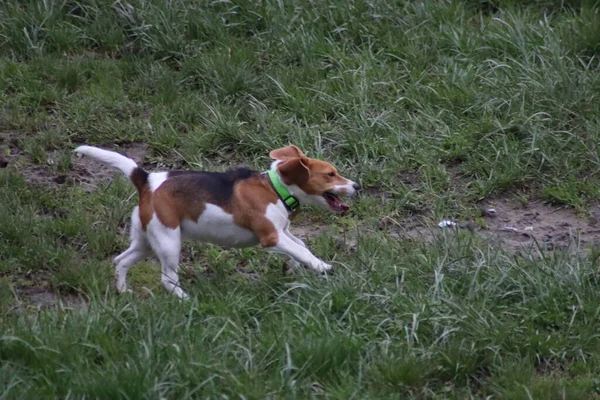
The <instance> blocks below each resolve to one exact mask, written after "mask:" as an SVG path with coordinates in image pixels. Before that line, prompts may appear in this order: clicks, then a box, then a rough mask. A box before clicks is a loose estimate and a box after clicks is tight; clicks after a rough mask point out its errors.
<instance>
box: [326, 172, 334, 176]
mask: <svg viewBox="0 0 600 400" xmlns="http://www.w3.org/2000/svg"><path fill="white" fill-rule="evenodd" d="M327 175H329V176H335V172H330V173H328V174H327Z"/></svg>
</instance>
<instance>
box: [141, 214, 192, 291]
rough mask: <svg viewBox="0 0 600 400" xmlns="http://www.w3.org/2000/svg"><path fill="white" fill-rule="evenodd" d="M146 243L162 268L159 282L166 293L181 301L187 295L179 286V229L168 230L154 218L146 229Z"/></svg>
mask: <svg viewBox="0 0 600 400" xmlns="http://www.w3.org/2000/svg"><path fill="white" fill-rule="evenodd" d="M147 235H148V241H149V242H150V245H151V246H152V250H154V253H156V256H157V257H158V259H159V260H160V264H161V267H162V276H161V282H162V284H163V286H164V287H165V289H167V291H168V292H171V293H173V294H174V295H175V296H177V297H179V298H181V299H187V298H188V295H187V294H186V293H185V292H184V291H183V289H182V288H181V286H180V284H179V254H180V252H181V228H180V227H179V226H178V227H177V228H175V229H171V228H168V227H166V226H164V225H162V224H161V223H160V221H159V220H158V219H156V218H154V219H152V220H151V221H150V223H149V224H148V227H147Z"/></svg>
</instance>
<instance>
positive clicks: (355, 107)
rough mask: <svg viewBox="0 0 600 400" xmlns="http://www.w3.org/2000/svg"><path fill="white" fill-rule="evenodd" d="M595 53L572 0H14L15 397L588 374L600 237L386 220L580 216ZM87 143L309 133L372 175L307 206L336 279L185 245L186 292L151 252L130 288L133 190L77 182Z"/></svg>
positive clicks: (494, 393)
mask: <svg viewBox="0 0 600 400" xmlns="http://www.w3.org/2000/svg"><path fill="white" fill-rule="evenodd" d="M599 52H600V6H597V5H594V2H585V1H584V2H575V1H573V2H569V1H558V0H554V1H517V0H514V1H510V0H498V1H491V0H490V1H486V0H470V1H463V2H450V1H419V2H417V1H414V2H412V1H400V0H395V1H394V0H373V1H371V2H365V1H342V0H330V1H328V2H321V1H314V0H297V1H287V2H284V1H275V0H262V1H259V0H255V1H252V0H231V1H215V2H208V1H191V0H168V1H164V2H159V1H154V2H152V1H144V0H131V1H128V2H126V1H120V0H117V1H112V0H110V1H108V0H84V1H75V0H62V1H58V0H56V1H55V0H44V1H38V0H4V1H2V2H1V4H0V57H1V58H0V157H3V158H5V159H7V160H8V161H9V166H8V168H5V169H0V399H21V398H22V399H40V398H77V399H80V398H127V399H138V398H156V399H159V398H174V399H183V398H230V399H265V398H272V399H283V398H285V399H288V398H289V399H292V398H313V397H314V398H332V399H348V398H355V399H379V398H402V399H404V398H420V399H430V398H432V399H442V398H457V399H458V398H460V399H464V398H490V397H489V396H491V398H497V399H500V398H502V399H564V398H566V399H591V398H600V395H599V394H600V378H598V377H599V376H600V336H599V333H598V332H600V331H599V323H598V322H599V314H600V307H599V304H600V291H599V290H598V283H599V279H600V275H599V274H598V260H599V255H600V252H599V251H598V250H597V248H595V247H594V246H590V247H589V248H586V249H584V248H583V247H584V246H579V244H578V243H577V241H576V240H574V241H573V243H572V245H571V246H570V247H568V248H565V249H562V250H560V251H554V252H551V251H546V250H545V248H544V247H543V246H540V247H539V248H534V249H532V250H531V251H523V252H520V253H518V254H515V253H514V252H511V251H508V250H507V249H506V248H503V247H502V246H500V245H498V244H496V243H495V242H492V241H488V240H486V239H485V238H484V237H482V236H480V235H477V234H475V233H474V232H471V231H469V230H439V232H437V231H436V232H433V233H432V234H431V235H427V237H412V238H410V237H403V236H399V235H398V234H397V233H398V230H394V229H387V228H386V229H382V225H386V226H387V225H389V221H392V225H393V226H397V227H402V226H403V225H405V222H406V221H408V220H411V221H412V220H413V219H414V218H416V217H423V218H425V219H427V220H430V221H434V222H437V221H438V220H439V219H440V218H446V217H450V218H456V219H460V220H471V221H475V224H479V225H482V224H485V220H484V219H483V218H482V216H481V212H480V209H481V204H483V202H485V201H487V200H489V199H509V200H511V201H513V200H514V201H515V202H518V203H520V204H528V203H531V202H534V201H537V202H540V201H543V202H547V203H548V204H551V205H553V206H556V207H567V208H568V209H571V210H573V213H577V215H580V216H583V217H586V216H587V215H588V214H589V210H590V209H591V208H592V207H593V206H595V205H596V204H598V201H599V199H600V174H598V171H600V152H599V151H598V143H599V141H600V74H599V72H600V58H599V57H598V55H597V54H598V53H599ZM82 143H86V144H95V145H101V146H103V147H107V148H113V149H117V150H121V151H125V152H127V150H128V149H132V148H134V147H135V146H142V145H144V146H146V147H144V152H143V155H142V158H143V162H144V165H145V167H146V168H147V169H149V170H152V169H166V168H188V169H203V168H212V169H219V170H222V169H224V168H226V167H227V166H230V165H239V164H245V165H248V166H250V167H253V168H256V169H264V168H266V167H267V165H268V158H267V154H268V151H269V150H271V149H273V148H276V147H278V146H282V145H287V144H288V143H294V144H296V145H298V146H299V147H300V148H302V149H303V150H304V151H306V152H308V154H309V155H310V156H314V157H318V158H324V159H327V160H330V161H332V162H333V163H334V164H335V165H336V166H338V168H339V169H340V170H341V171H342V173H343V174H344V175H345V176H348V177H349V178H351V179H353V180H356V181H358V182H360V183H361V184H362V186H363V187H364V188H365V190H364V192H363V194H362V195H361V196H360V197H359V198H358V199H357V200H355V201H353V202H352V203H351V206H352V209H353V212H352V213H351V214H350V215H349V216H346V217H336V216H331V215H327V214H326V213H324V212H322V211H319V210H310V209H309V210H306V212H305V213H303V214H302V216H301V217H300V218H299V220H300V221H299V224H300V225H301V226H302V227H303V229H304V230H307V231H310V229H311V228H312V227H314V228H315V230H317V228H318V231H317V232H318V234H316V235H310V237H309V238H308V242H309V246H310V247H311V249H312V250H313V251H314V253H315V254H317V255H318V256H319V257H321V258H323V259H324V260H326V261H331V262H332V263H333V265H334V267H335V268H336V270H337V271H336V274H335V275H334V276H332V277H329V278H327V279H319V278H317V277H315V276H313V275H312V274H310V273H305V274H298V275H295V276H283V274H282V272H281V270H282V263H283V260H282V259H281V258H278V257H275V256H269V255H268V254H266V253H264V252H261V251H260V250H258V249H243V250H224V249H221V248H218V247H215V246H202V245H189V246H187V248H186V251H185V257H184V260H182V265H183V267H184V272H183V273H182V275H183V278H184V283H183V284H184V286H185V288H186V290H187V291H188V292H189V293H190V294H191V297H192V299H191V300H190V301H189V302H186V303H181V302H179V301H177V300H176V299H175V298H174V297H173V296H171V295H169V294H166V293H164V291H163V290H162V288H161V287H160V283H159V272H158V270H157V266H156V265H155V264H153V263H152V262H151V261H150V260H149V261H148V262H145V263H143V264H141V265H139V266H138V267H136V268H135V269H133V270H132V271H131V280H130V281H131V282H132V285H133V289H134V294H131V295H126V296H117V295H116V294H115V293H114V290H113V288H112V286H111V284H112V266H111V259H112V258H113V257H114V256H115V255H116V254H118V253H119V252H120V251H122V250H124V249H125V248H126V246H127V235H126V233H125V231H124V229H125V228H126V226H127V224H128V217H129V214H130V212H131V209H132V207H133V206H134V204H135V195H134V189H133V187H132V185H131V184H130V183H129V182H128V181H127V180H126V179H124V178H122V177H120V176H115V178H114V179H104V180H94V181H92V184H91V185H84V184H82V179H83V178H84V177H83V176H82V175H81V165H82V164H84V163H85V162H86V161H85V160H77V159H76V158H75V156H73V155H72V149H73V148H74V147H75V146H76V145H79V144H82ZM87 178H89V177H87ZM385 221H387V222H386V223H383V222H385ZM398 229H399V228H398ZM436 229H437V228H436ZM584 250H585V251H584ZM32 293H38V294H40V293H42V294H44V295H45V296H47V297H48V296H50V295H52V296H56V297H58V298H61V299H62V300H61V301H60V302H59V303H58V304H50V303H51V302H49V301H46V302H41V303H43V304H41V305H40V302H38V303H36V302H35V301H33V300H32V298H33V296H32ZM52 296H50V297H51V298H53V299H54V298H55V297H52ZM38 297H39V296H38Z"/></svg>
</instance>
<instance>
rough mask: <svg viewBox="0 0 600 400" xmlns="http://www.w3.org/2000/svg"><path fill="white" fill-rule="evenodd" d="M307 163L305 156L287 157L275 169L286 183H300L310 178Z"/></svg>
mask: <svg viewBox="0 0 600 400" xmlns="http://www.w3.org/2000/svg"><path fill="white" fill-rule="evenodd" d="M308 163H309V161H308V158H306V157H305V156H303V157H296V158H289V159H287V160H285V161H284V162H282V163H281V164H279V165H278V166H277V171H279V175H281V177H282V178H283V181H284V182H285V183H286V184H288V185H301V184H303V183H305V182H306V181H308V179H309V178H310V170H309V169H308Z"/></svg>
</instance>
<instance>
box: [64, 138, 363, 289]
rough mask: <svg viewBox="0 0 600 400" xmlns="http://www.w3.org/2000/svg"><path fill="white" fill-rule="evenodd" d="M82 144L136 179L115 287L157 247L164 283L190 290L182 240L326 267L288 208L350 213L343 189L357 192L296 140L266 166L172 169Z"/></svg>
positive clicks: (272, 154) (122, 284)
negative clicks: (183, 276)
mask: <svg viewBox="0 0 600 400" xmlns="http://www.w3.org/2000/svg"><path fill="white" fill-rule="evenodd" d="M75 151H76V152H78V153H81V154H84V155H86V156H89V157H92V158H95V159H97V160H99V161H101V162H104V163H106V164H108V165H110V166H112V167H115V168H118V169H120V170H121V171H123V173H124V174H125V175H127V177H129V179H130V180H131V182H132V183H133V185H134V186H135V187H136V189H137V191H138V194H139V205H138V206H137V207H136V208H135V209H134V210H133V214H132V216H131V235H130V236H131V245H130V246H129V248H128V249H127V250H126V251H125V252H123V253H122V254H120V255H119V256H117V257H116V258H115V260H114V261H115V264H116V266H115V268H116V285H117V291H119V292H124V291H126V290H127V272H128V271H129V268H131V267H132V266H133V265H134V264H136V263H137V262H139V261H140V260H142V259H144V258H145V257H147V256H149V255H150V254H151V252H154V253H155V254H156V256H157V257H158V258H159V260H160V263H161V267H162V284H163V286H164V287H165V288H166V289H167V290H168V291H170V292H173V293H174V294H175V295H176V296H178V297H181V298H186V297H187V294H186V293H185V292H184V291H183V290H182V289H181V287H180V285H179V276H178V269H179V253H180V251H181V243H182V241H183V240H198V241H203V242H208V243H213V244H217V245H221V246H226V247H249V246H255V245H257V244H260V246H261V247H263V248H265V249H266V250H268V251H272V252H275V253H283V254H285V255H287V256H289V257H290V259H291V261H292V264H293V265H294V266H298V265H305V266H307V267H309V268H312V269H313V270H315V271H318V272H320V273H323V272H325V271H327V270H329V269H331V265H329V264H327V263H325V262H323V261H322V260H320V259H319V258H317V257H315V256H314V255H313V254H312V253H311V252H310V250H308V248H307V247H306V245H305V244H304V243H303V242H302V240H300V239H298V238H297V237H295V236H294V235H292V233H291V232H290V231H289V226H290V215H291V213H292V212H293V211H294V210H295V209H296V208H297V207H298V206H299V205H300V204H313V205H320V206H323V207H327V208H328V209H329V210H331V211H333V212H339V213H344V212H346V211H348V209H349V207H348V206H347V205H346V204H344V203H343V202H342V200H340V197H339V196H353V195H354V194H356V192H357V190H358V185H357V184H356V183H354V182H352V181H351V180H349V179H346V178H343V177H342V176H340V175H339V174H338V171H337V170H336V168H335V167H334V166H333V165H331V164H330V163H328V162H325V161H321V160H316V159H313V158H308V157H307V156H306V155H305V154H304V153H302V151H300V150H299V149H298V148H297V147H296V146H287V147H284V148H281V149H277V150H273V151H271V152H270V153H269V155H270V157H271V158H272V159H273V160H275V161H274V162H273V163H272V164H271V167H270V169H269V170H268V171H266V172H263V173H261V172H257V171H251V170H249V169H235V170H230V171H228V172H201V171H169V172H151V173H148V172H146V171H144V170H143V169H142V168H140V167H138V166H137V164H136V163H135V162H134V161H133V160H132V159H130V158H127V157H125V156H122V155H121V154H118V153H115V152H113V151H108V150H103V149H99V148H97V147H91V146H80V147H78V148H77V149H75Z"/></svg>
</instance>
